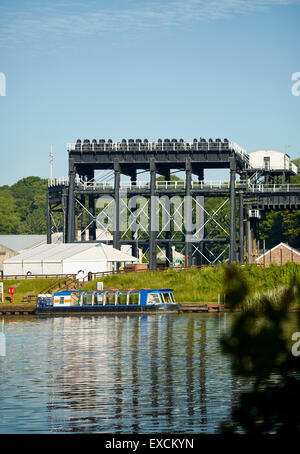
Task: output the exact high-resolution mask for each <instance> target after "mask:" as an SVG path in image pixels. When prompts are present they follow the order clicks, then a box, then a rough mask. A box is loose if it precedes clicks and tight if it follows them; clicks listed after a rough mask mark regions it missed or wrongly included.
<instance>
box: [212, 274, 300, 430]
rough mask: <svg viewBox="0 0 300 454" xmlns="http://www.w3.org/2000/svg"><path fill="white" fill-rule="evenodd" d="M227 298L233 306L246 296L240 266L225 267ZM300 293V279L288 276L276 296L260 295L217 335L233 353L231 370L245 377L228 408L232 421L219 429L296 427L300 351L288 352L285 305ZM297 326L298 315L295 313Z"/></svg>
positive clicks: (299, 418)
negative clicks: (257, 306)
mask: <svg viewBox="0 0 300 454" xmlns="http://www.w3.org/2000/svg"><path fill="white" fill-rule="evenodd" d="M225 276H226V277H225V288H224V293H226V298H227V300H228V301H230V303H231V306H232V307H233V308H234V309H236V308H237V307H240V306H241V305H242V304H243V302H244V301H245V300H246V298H247V295H248V290H249V289H248V284H247V282H246V281H245V278H244V276H243V274H242V273H241V271H240V269H239V268H237V267H235V266H233V265H230V266H228V267H227V268H226V270H225ZM299 299H300V282H295V281H293V280H291V282H290V284H289V286H288V287H287V288H285V289H284V291H283V292H282V295H281V298H280V299H279V301H277V302H275V301H274V299H272V298H271V297H269V296H262V297H261V311H259V310H255V309H248V310H245V311H244V312H241V313H240V314H239V315H238V316H237V317H235V318H234V320H233V324H232V328H231V333H230V334H229V336H224V337H223V338H222V341H221V345H222V350H223V353H225V354H228V355H230V356H231V358H232V369H233V373H234V374H236V375H239V376H241V377H244V379H246V380H247V381H248V384H249V390H247V391H245V392H242V393H241V395H240V397H239V402H238V404H237V405H236V406H234V407H233V409H232V423H229V424H228V423H225V424H223V425H222V430H223V431H231V432H235V431H238V430H241V429H242V430H243V431H245V432H246V433H260V434H262V433H264V434H266V433H286V432H293V433H296V432H297V433H299V432H300V413H299V404H300V376H299V370H300V357H299V356H293V354H292V352H291V337H290V333H289V332H288V330H287V327H286V326H287V322H288V320H289V316H290V313H289V310H290V308H291V307H292V305H293V304H294V303H295V301H296V300H298V301H299ZM296 330H297V331H300V316H299V314H297V327H296Z"/></svg>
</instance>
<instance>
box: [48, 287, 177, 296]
mask: <svg viewBox="0 0 300 454" xmlns="http://www.w3.org/2000/svg"><path fill="white" fill-rule="evenodd" d="M134 291H135V292H140V291H144V292H146V293H166V292H173V289H171V288H160V289H150V288H141V289H139V290H138V289H135V288H127V289H115V288H114V289H112V288H111V289H105V290H64V291H61V292H55V293H54V296H69V295H71V293H101V292H134Z"/></svg>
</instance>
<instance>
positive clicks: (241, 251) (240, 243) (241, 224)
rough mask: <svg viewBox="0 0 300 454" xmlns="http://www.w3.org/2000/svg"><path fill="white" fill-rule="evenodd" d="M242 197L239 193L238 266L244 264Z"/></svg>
mask: <svg viewBox="0 0 300 454" xmlns="http://www.w3.org/2000/svg"><path fill="white" fill-rule="evenodd" d="M243 201H244V197H243V193H242V192H240V193H239V246H240V249H239V252H240V254H239V255H240V256H239V261H240V264H241V265H243V264H244V204H243Z"/></svg>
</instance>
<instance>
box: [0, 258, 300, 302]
mask: <svg viewBox="0 0 300 454" xmlns="http://www.w3.org/2000/svg"><path fill="white" fill-rule="evenodd" d="M241 272H242V274H243V275H245V277H246V280H247V282H248V285H249V288H250V297H251V298H252V301H253V304H256V305H257V304H258V303H257V294H260V293H264V292H265V291H269V290H274V289H278V288H281V287H284V286H286V285H288V284H289V283H290V282H291V281H292V280H293V279H296V280H298V282H300V265H296V264H293V263H288V264H286V265H283V266H277V265H271V266H270V267H266V268H264V267H258V266H256V265H246V266H243V267H241ZM98 281H103V282H104V286H105V287H113V288H119V289H126V288H136V289H140V288H164V287H165V288H166V287H167V288H172V289H173V290H174V295H175V299H176V301H178V302H179V303H188V302H217V301H218V294H220V295H221V300H222V299H223V285H224V265H218V266H216V267H207V268H203V269H201V270H200V269H198V268H193V267H192V268H188V269H182V270H180V269H175V268H172V269H169V270H166V271H145V272H130V273H124V274H115V275H111V276H106V277H104V278H102V279H98ZM53 282H55V280H53V279H28V280H27V279H26V280H19V281H4V289H5V297H6V301H5V303H6V304H8V303H10V297H9V294H8V287H10V286H13V287H15V289H16V291H15V295H14V303H16V304H20V303H21V302H22V297H23V296H27V295H37V294H38V293H39V292H40V291H41V290H43V289H44V288H46V287H47V286H49V285H51V284H52V283H53ZM96 282H97V281H91V282H89V283H88V284H86V285H85V286H84V287H83V288H84V289H86V290H95V289H96ZM64 283H65V281H64V280H62V281H61V286H62V285H64ZM249 302H250V300H249Z"/></svg>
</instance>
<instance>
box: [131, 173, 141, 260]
mask: <svg viewBox="0 0 300 454" xmlns="http://www.w3.org/2000/svg"><path fill="white" fill-rule="evenodd" d="M136 180H137V170H136V169H134V170H132V172H131V174H130V182H131V187H132V186H136ZM138 234H139V232H134V231H132V232H131V240H132V241H133V243H132V255H133V257H137V258H139V246H138ZM134 240H135V241H134Z"/></svg>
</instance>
